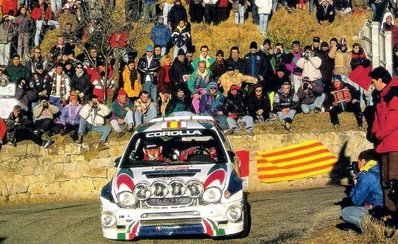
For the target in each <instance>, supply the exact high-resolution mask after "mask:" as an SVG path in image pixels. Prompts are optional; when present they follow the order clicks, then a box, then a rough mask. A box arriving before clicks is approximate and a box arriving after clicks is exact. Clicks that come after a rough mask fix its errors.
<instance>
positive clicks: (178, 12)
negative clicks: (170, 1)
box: [167, 0, 189, 30]
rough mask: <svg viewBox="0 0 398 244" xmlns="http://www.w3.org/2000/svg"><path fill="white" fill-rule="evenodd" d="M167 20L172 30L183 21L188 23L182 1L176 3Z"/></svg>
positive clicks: (178, 0)
mask: <svg viewBox="0 0 398 244" xmlns="http://www.w3.org/2000/svg"><path fill="white" fill-rule="evenodd" d="M167 20H168V24H169V25H170V29H171V30H174V29H175V28H176V27H177V25H178V24H179V22H180V21H181V20H183V21H184V22H186V21H188V16H187V10H186V9H185V7H184V6H182V4H181V0H176V1H175V3H174V5H173V7H171V9H170V12H169V15H168V16H167ZM188 29H189V28H188Z"/></svg>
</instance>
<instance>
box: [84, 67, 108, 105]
mask: <svg viewBox="0 0 398 244" xmlns="http://www.w3.org/2000/svg"><path fill="white" fill-rule="evenodd" d="M107 73H108V74H107V75H108V76H107V77H106V79H105V71H101V72H100V71H97V70H96V69H95V68H87V74H88V75H89V76H90V82H91V84H92V85H93V86H94V89H93V94H94V95H96V96H97V97H98V100H99V101H103V100H104V95H105V91H106V95H107V97H109V95H110V94H111V92H112V88H113V85H114V80H113V70H112V68H111V67H110V66H108V70H107ZM105 82H106V87H105Z"/></svg>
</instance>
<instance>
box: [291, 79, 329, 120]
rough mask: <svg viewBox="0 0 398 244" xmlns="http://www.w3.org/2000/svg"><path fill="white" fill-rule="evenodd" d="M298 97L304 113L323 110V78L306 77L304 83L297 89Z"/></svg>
mask: <svg viewBox="0 0 398 244" xmlns="http://www.w3.org/2000/svg"><path fill="white" fill-rule="evenodd" d="M297 97H298V98H299V101H300V104H301V111H302V112H303V113H304V114H308V113H309V112H310V111H314V112H315V113H319V112H321V107H322V103H323V101H324V100H325V93H324V92H323V87H322V83H321V80H314V81H311V80H310V79H309V78H308V77H304V78H303V82H302V85H301V86H300V87H299V89H298V91H297Z"/></svg>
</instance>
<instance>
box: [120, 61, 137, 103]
mask: <svg viewBox="0 0 398 244" xmlns="http://www.w3.org/2000/svg"><path fill="white" fill-rule="evenodd" d="M135 72H136V73H137V78H136V79H135V80H131V79H132V77H131V71H130V69H129V68H128V67H127V65H126V67H125V68H124V70H123V72H122V77H123V88H124V90H125V91H126V93H127V96H128V97H138V96H139V94H140V92H141V90H142V86H141V80H140V79H141V78H140V74H139V73H138V71H135Z"/></svg>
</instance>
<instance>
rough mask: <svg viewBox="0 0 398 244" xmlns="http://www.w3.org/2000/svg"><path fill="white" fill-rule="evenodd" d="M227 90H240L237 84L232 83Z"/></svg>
mask: <svg viewBox="0 0 398 244" xmlns="http://www.w3.org/2000/svg"><path fill="white" fill-rule="evenodd" d="M229 90H231V91H233V90H235V91H239V90H240V86H238V85H232V86H231V87H230V88H229Z"/></svg>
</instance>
